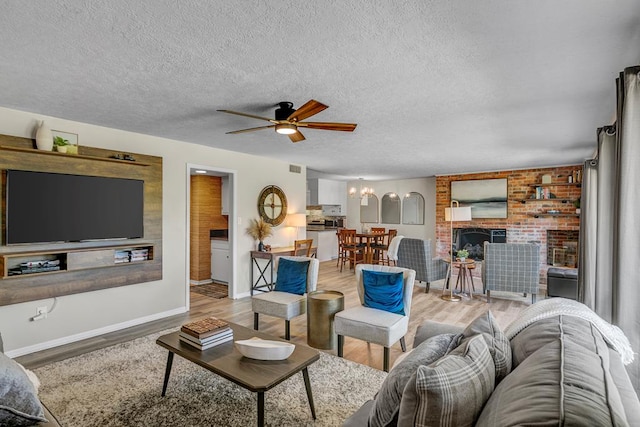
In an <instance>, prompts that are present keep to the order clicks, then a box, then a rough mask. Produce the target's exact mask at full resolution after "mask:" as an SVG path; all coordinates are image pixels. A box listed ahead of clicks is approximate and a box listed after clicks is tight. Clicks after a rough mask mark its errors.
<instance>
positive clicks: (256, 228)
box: [247, 218, 273, 252]
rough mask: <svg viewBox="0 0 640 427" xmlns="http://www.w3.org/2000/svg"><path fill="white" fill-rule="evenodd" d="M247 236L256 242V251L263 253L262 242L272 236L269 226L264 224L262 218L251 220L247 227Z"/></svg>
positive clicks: (266, 223)
mask: <svg viewBox="0 0 640 427" xmlns="http://www.w3.org/2000/svg"><path fill="white" fill-rule="evenodd" d="M247 234H248V235H249V236H251V237H253V238H254V239H255V240H257V241H258V242H259V243H258V250H259V251H261V252H263V251H264V242H263V240H264V239H265V238H267V237H269V236H271V235H272V234H273V230H272V229H271V224H269V223H268V222H265V221H264V220H263V219H262V218H260V219H252V220H251V223H250V224H249V226H248V227H247Z"/></svg>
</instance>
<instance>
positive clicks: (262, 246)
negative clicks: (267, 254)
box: [258, 240, 264, 252]
mask: <svg viewBox="0 0 640 427" xmlns="http://www.w3.org/2000/svg"><path fill="white" fill-rule="evenodd" d="M258 250H259V251H260V252H264V243H262V240H260V241H259V242H258Z"/></svg>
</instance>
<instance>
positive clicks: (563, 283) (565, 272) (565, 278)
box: [547, 268, 578, 300]
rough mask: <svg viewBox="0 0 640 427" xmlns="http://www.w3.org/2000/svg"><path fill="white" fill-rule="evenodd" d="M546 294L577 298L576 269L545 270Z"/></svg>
mask: <svg viewBox="0 0 640 427" xmlns="http://www.w3.org/2000/svg"><path fill="white" fill-rule="evenodd" d="M547 295H548V296H550V297H562V298H570V299H574V300H577V299H578V269H576V268H550V269H549V270H547Z"/></svg>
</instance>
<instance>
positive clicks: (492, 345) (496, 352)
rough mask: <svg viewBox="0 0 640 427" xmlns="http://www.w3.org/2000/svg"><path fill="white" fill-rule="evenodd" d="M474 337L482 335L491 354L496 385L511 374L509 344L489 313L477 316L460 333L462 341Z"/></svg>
mask: <svg viewBox="0 0 640 427" xmlns="http://www.w3.org/2000/svg"><path fill="white" fill-rule="evenodd" d="M475 335H482V336H483V337H484V340H485V341H486V342H487V346H488V347H489V353H491V357H493V363H494V365H495V366H496V384H498V383H499V382H500V381H501V380H502V379H503V378H504V377H506V376H507V375H509V372H511V365H512V360H511V343H510V342H509V340H508V339H507V336H506V335H505V334H504V333H503V332H502V329H500V326H498V323H497V322H496V319H495V318H494V317H493V314H491V311H487V312H486V313H484V314H481V315H480V316H478V317H477V318H476V319H475V320H474V321H473V322H471V323H470V324H469V326H467V327H466V329H465V330H464V332H462V336H463V337H464V338H463V340H464V339H469V338H471V337H473V336H475Z"/></svg>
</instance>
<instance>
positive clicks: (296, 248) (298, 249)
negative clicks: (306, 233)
mask: <svg viewBox="0 0 640 427" xmlns="http://www.w3.org/2000/svg"><path fill="white" fill-rule="evenodd" d="M312 246H313V239H303V240H294V241H293V255H294V256H306V257H310V256H311V247H312Z"/></svg>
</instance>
